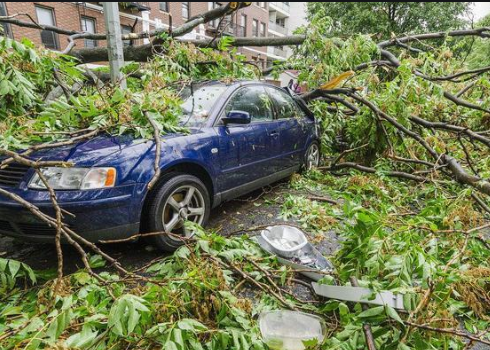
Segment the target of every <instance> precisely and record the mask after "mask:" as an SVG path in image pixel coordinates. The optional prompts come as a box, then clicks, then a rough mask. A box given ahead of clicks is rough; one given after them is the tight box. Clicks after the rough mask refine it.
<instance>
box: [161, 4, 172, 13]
mask: <svg viewBox="0 0 490 350" xmlns="http://www.w3.org/2000/svg"><path fill="white" fill-rule="evenodd" d="M159 4H160V11H163V12H170V11H169V7H168V2H159Z"/></svg>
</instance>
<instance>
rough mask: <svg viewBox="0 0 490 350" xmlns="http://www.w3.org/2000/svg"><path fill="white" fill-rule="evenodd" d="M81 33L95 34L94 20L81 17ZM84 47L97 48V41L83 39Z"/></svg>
mask: <svg viewBox="0 0 490 350" xmlns="http://www.w3.org/2000/svg"><path fill="white" fill-rule="evenodd" d="M81 22H82V31H83V32H87V33H92V34H95V33H97V29H96V28H97V27H96V25H95V18H92V17H85V16H82V20H81ZM85 47H89V48H92V47H97V40H91V39H85Z"/></svg>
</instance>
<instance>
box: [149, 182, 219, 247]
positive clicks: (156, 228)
mask: <svg viewBox="0 0 490 350" xmlns="http://www.w3.org/2000/svg"><path fill="white" fill-rule="evenodd" d="M160 183H161V185H160V187H159V188H157V189H156V190H155V191H154V192H153V193H152V194H151V198H150V202H149V203H150V204H149V206H148V215H147V219H148V222H147V229H148V230H149V232H171V233H173V234H174V235H178V236H183V237H191V235H192V233H191V232H189V230H188V229H186V228H185V226H184V222H185V221H192V222H195V223H196V224H199V225H205V224H206V222H207V220H208V218H209V213H210V211H211V203H210V198H209V193H208V190H207V188H206V186H205V185H204V184H203V183H202V181H201V180H199V179H198V178H197V177H195V176H192V175H185V174H180V173H169V174H167V175H165V176H163V177H162V179H161V180H160ZM151 240H152V242H153V243H154V244H155V245H156V246H157V247H158V248H160V249H161V250H164V251H166V252H173V251H175V250H176V249H177V248H178V247H180V246H181V245H182V244H183V241H182V240H180V239H179V238H178V237H175V236H171V235H159V236H154V237H151Z"/></svg>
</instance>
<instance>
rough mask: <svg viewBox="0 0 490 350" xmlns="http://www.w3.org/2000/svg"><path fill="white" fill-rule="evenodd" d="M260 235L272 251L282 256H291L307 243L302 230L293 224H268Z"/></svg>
mask: <svg viewBox="0 0 490 350" xmlns="http://www.w3.org/2000/svg"><path fill="white" fill-rule="evenodd" d="M260 235H261V236H262V238H263V239H264V240H265V241H266V242H267V243H268V244H269V245H270V246H271V247H272V250H273V251H274V253H276V254H277V255H280V256H282V257H283V258H291V257H292V256H293V255H294V253H295V252H297V251H298V250H299V249H301V248H303V247H304V246H305V245H306V244H307V243H308V241H307V240H306V236H305V234H304V233H303V231H301V230H300V229H298V228H296V227H294V226H288V225H277V226H269V227H267V228H266V229H265V230H263V231H262V232H261V234H260Z"/></svg>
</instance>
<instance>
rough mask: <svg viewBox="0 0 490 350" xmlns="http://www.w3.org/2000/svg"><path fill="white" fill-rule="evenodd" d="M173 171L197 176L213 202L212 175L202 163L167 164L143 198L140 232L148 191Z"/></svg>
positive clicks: (158, 184)
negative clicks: (158, 178)
mask: <svg viewBox="0 0 490 350" xmlns="http://www.w3.org/2000/svg"><path fill="white" fill-rule="evenodd" d="M171 173H175V174H188V175H193V176H195V177H197V178H198V179H199V180H201V181H202V182H203V183H204V185H205V186H206V189H207V190H208V193H209V196H210V198H209V200H210V202H211V205H212V204H213V201H214V193H215V192H214V183H213V180H212V177H211V175H210V172H209V171H208V170H207V169H206V168H205V167H204V166H202V165H200V164H198V163H195V162H190V161H182V162H179V163H174V164H171V165H168V166H166V167H164V168H162V169H161V174H160V180H159V181H158V182H157V183H156V184H155V186H153V188H152V189H151V190H150V191H147V192H146V194H145V197H144V200H143V205H142V210H141V214H140V217H141V219H142V220H141V225H140V226H141V230H142V232H143V231H144V230H145V228H144V227H143V222H144V221H145V220H144V217H145V215H147V213H146V209H147V205H148V202H149V199H150V198H151V195H150V193H151V192H152V191H156V190H157V189H158V188H159V186H161V184H162V181H163V180H164V179H165V178H166V177H167V176H168V174H171Z"/></svg>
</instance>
